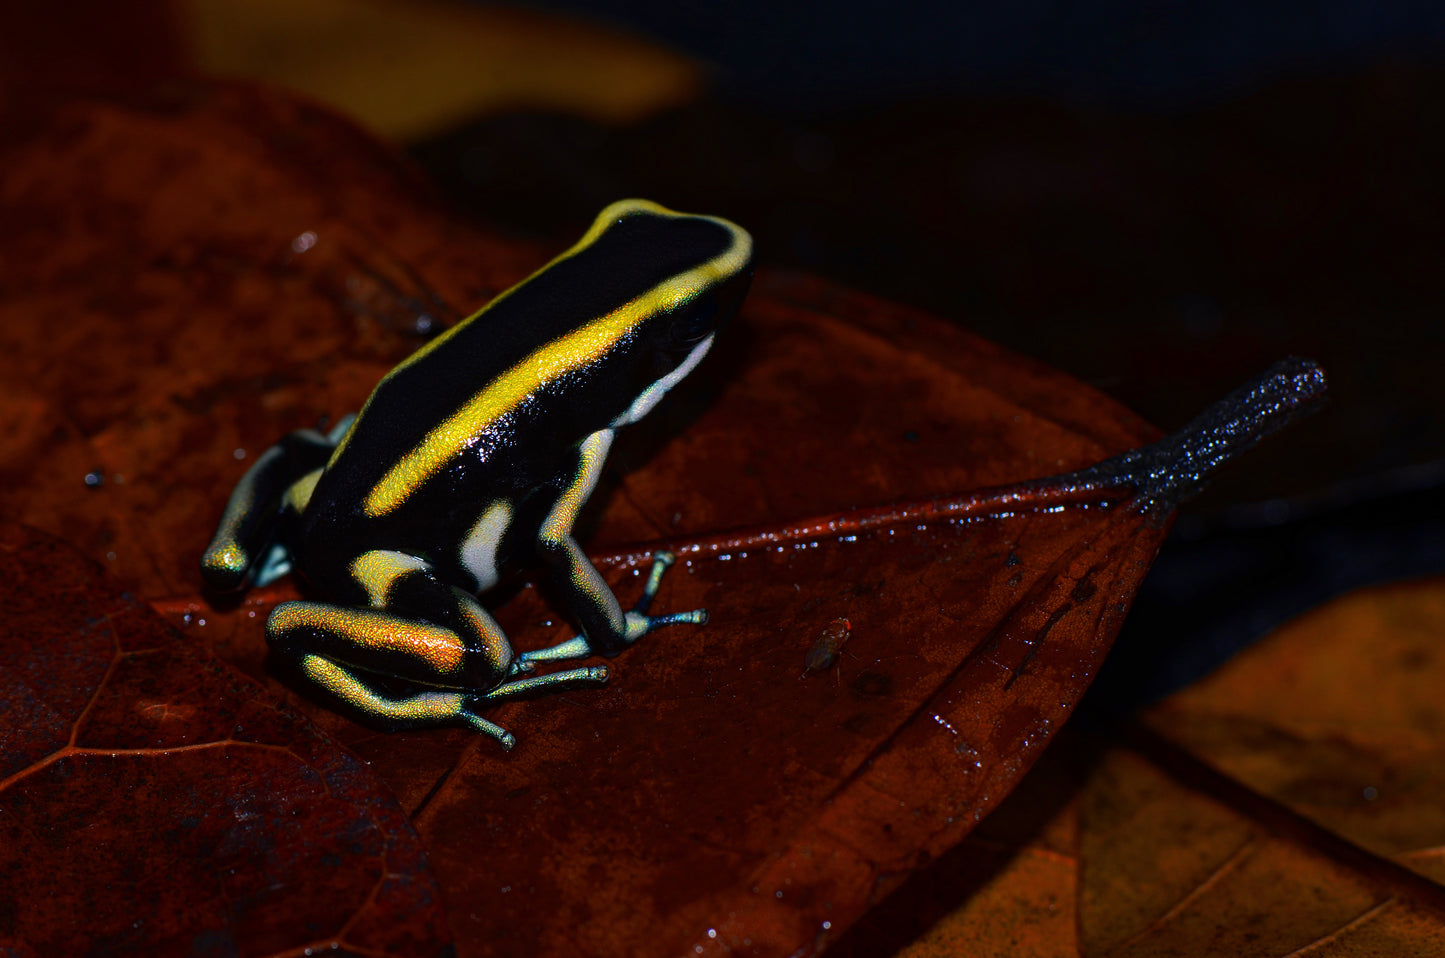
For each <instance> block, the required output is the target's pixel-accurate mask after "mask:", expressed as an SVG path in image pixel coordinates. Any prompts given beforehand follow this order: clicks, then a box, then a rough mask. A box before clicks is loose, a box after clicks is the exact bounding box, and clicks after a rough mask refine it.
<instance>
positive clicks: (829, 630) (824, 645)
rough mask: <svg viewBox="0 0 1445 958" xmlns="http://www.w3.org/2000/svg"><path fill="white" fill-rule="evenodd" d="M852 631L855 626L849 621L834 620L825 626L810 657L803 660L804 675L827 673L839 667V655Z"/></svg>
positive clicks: (811, 650)
mask: <svg viewBox="0 0 1445 958" xmlns="http://www.w3.org/2000/svg"><path fill="white" fill-rule="evenodd" d="M852 631H853V625H852V623H850V622H849V621H848V620H847V619H834V620H833V621H832V622H829V623H828V624H827V625H826V626H824V627H823V631H822V632H820V633H818V641H817V642H814V643H813V647H812V648H811V649H809V650H808V657H807V658H806V659H805V660H803V674H804V675H808V674H811V673H815V672H826V671H828V670H829V669H831V668H832V667H833V666H834V665H837V664H838V653H839V652H842V651H843V646H845V645H847V644H848V636H849V634H851V633H852Z"/></svg>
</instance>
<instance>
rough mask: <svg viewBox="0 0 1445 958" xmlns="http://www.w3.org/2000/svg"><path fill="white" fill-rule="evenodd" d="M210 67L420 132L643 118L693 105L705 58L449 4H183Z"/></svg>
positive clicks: (413, 134) (371, 123) (397, 131)
mask: <svg viewBox="0 0 1445 958" xmlns="http://www.w3.org/2000/svg"><path fill="white" fill-rule="evenodd" d="M180 12H181V19H182V21H183V23H184V24H185V32H186V35H187V36H188V37H189V41H190V45H191V48H192V50H193V55H194V58H195V61H196V64H197V66H198V67H199V68H200V69H201V70H202V71H204V72H206V73H213V74H219V75H222V76H239V77H248V78H252V79H260V80H264V81H266V82H268V83H273V84H276V85H278V86H283V87H288V88H290V89H293V90H298V91H300V92H302V93H305V94H307V95H309V96H312V97H315V98H316V99H318V100H321V101H322V102H325V103H327V104H329V105H331V106H333V107H336V108H338V109H339V110H341V111H342V112H344V113H346V114H348V115H350V116H351V117H353V118H355V119H357V120H359V121H360V122H361V123H362V124H363V125H365V126H367V127H369V128H370V129H372V130H373V131H375V132H378V133H381V134H382V135H384V136H388V137H392V138H394V139H398V140H410V139H418V138H421V137H424V136H427V135H429V134H434V133H437V132H440V131H442V130H445V129H447V128H449V127H453V126H456V125H458V124H460V123H463V122H465V121H466V120H468V119H469V118H472V117H475V116H478V115H483V114H488V113H497V112H502V111H506V110H517V109H533V110H547V111H555V112H560V113H570V114H574V115H577V116H582V117H585V118H587V119H590V120H593V121H595V122H598V123H604V124H623V123H630V122H635V121H637V120H639V119H641V118H643V117H645V116H648V115H649V114H652V113H654V112H657V111H658V110H662V109H666V108H668V107H671V106H675V105H677V104H680V103H683V102H686V101H687V100H689V99H691V98H692V97H694V96H695V95H696V94H697V92H698V90H699V89H700V87H701V83H702V71H701V69H700V67H699V66H698V64H696V63H694V62H693V61H691V60H689V59H687V58H685V57H683V56H681V55H679V54H677V53H674V52H672V51H669V50H666V49H664V48H662V47H659V46H657V45H655V44H652V43H649V42H647V41H645V40H641V39H639V38H636V37H632V36H628V35H626V34H624V33H621V32H618V31H615V30H611V29H607V28H606V27H603V26H599V25H596V24H590V23H585V22H582V21H579V20H575V19H566V18H562V17H559V16H554V15H550V14H545V13H539V12H535V11H529V10H521V9H517V8H511V7H498V6H487V5H482V4H469V3H452V2H439V0H406V2H401V0H246V2H245V3H237V2H235V0H182V2H181V3H180Z"/></svg>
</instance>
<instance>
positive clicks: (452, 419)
mask: <svg viewBox="0 0 1445 958" xmlns="http://www.w3.org/2000/svg"><path fill="white" fill-rule="evenodd" d="M619 206H628V207H636V206H645V207H647V208H655V209H657V210H661V207H656V206H655V204H650V203H648V204H643V203H642V202H641V201H625V202H624V203H614V204H613V205H612V206H609V207H608V208H607V210H604V211H603V215H602V216H599V217H598V218H597V223H595V224H593V227H592V229H591V230H589V231H588V234H587V236H585V237H583V240H582V242H580V243H578V244H577V246H576V247H574V248H573V250H571V251H569V252H568V253H567V254H564V256H563V257H558V259H562V258H565V256H566V255H571V253H572V252H574V251H576V250H577V249H580V248H582V247H583V246H584V245H587V244H590V243H591V242H593V241H594V240H595V239H596V237H597V236H598V235H600V234H601V232H602V229H603V228H605V226H606V225H608V224H610V222H611V218H609V217H610V216H611V215H612V214H611V211H612V210H614V209H616V208H617V207H619ZM663 212H665V211H663ZM669 215H674V214H669ZM708 218H709V219H710V217H708ZM715 222H719V223H721V224H723V225H724V226H726V227H727V229H728V230H729V232H730V233H732V234H733V236H734V242H733V243H732V245H730V246H729V247H728V248H727V249H726V250H724V251H723V252H722V253H721V254H719V255H718V256H716V257H714V258H713V259H711V260H708V261H707V262H706V263H703V264H701V265H699V266H696V267H693V268H692V269H690V270H687V271H686V272H684V273H679V274H678V275H677V276H674V277H672V278H671V279H669V280H668V281H667V282H664V283H660V284H658V285H657V286H654V287H653V288H652V289H650V290H648V291H647V292H646V293H644V294H643V295H641V296H639V297H637V298H636V299H633V300H631V301H630V302H627V303H625V304H623V305H622V306H619V307H618V308H617V309H614V310H613V311H612V312H610V313H608V314H606V315H605V316H602V317H601V318H599V319H595V320H593V321H592V322H590V323H588V324H586V325H585V326H583V327H581V328H580V329H576V330H573V331H572V332H570V333H567V334H566V335H564V336H560V337H558V338H557V339H554V340H552V341H551V342H550V343H547V344H546V345H545V346H543V347H542V348H540V349H538V350H536V351H534V352H533V353H531V354H530V355H528V356H527V357H526V358H524V359H523V360H522V361H521V362H519V363H517V364H516V365H515V366H513V367H512V368H511V369H509V370H507V371H506V372H505V373H503V374H502V375H501V376H498V377H497V378H496V379H495V380H493V381H492V382H491V383H489V384H488V385H487V387H486V388H485V389H483V390H482V391H481V392H479V393H477V394H476V395H475V396H473V397H472V398H471V399H470V400H468V401H467V403H466V404H465V405H463V406H462V407H461V408H460V409H458V410H457V411H456V412H454V413H453V414H452V415H450V416H448V417H447V418H446V419H445V420H443V421H442V422H441V424H440V425H438V426H437V427H436V428H435V429H433V430H432V431H431V432H429V433H427V434H426V436H425V438H423V439H422V441H421V442H420V443H419V444H418V445H417V446H416V448H415V449H413V450H412V451H411V452H409V453H407V454H406V455H405V456H403V457H402V458H401V459H400V460H398V461H397V463H396V464H395V465H394V466H392V467H391V468H390V469H389V470H387V473H386V475H384V476H382V478H381V481H380V482H378V483H377V484H376V486H375V487H373V488H372V490H371V492H370V493H368V494H367V497H366V503H365V508H366V514H367V515H369V516H372V517H377V516H383V515H386V514H387V513H388V512H390V511H391V510H393V509H395V508H397V507H398V506H400V505H401V504H402V503H403V502H405V501H406V498H407V496H409V495H411V494H412V493H413V492H415V491H416V490H417V488H418V487H420V486H421V484H422V483H423V482H425V481H426V480H427V479H429V478H431V477H432V476H434V475H436V474H437V473H438V472H440V471H441V470H442V468H443V467H445V466H446V464H447V463H449V462H451V461H452V460H453V459H455V458H456V457H457V456H458V455H460V454H461V451H462V450H463V449H464V448H466V446H467V444H468V443H470V442H471V441H472V440H473V439H475V438H476V437H477V436H478V435H480V434H481V432H482V431H483V430H484V429H486V428H487V427H488V426H490V425H491V424H492V423H494V422H496V421H497V420H498V419H500V418H502V417H503V416H505V415H507V414H508V413H509V412H511V411H512V410H514V409H517V408H519V407H520V406H521V405H522V404H523V403H524V402H526V400H527V398H528V397H530V396H532V395H533V394H534V393H536V392H537V391H538V390H539V389H541V388H542V387H544V386H546V385H547V384H549V383H553V382H556V381H557V380H559V379H561V378H563V377H564V376H566V375H568V374H569V373H572V372H575V371H577V370H579V369H582V368H583V367H585V366H587V365H588V364H589V363H592V362H595V361H596V360H597V359H599V358H601V357H602V356H604V355H606V353H607V351H608V350H609V349H611V348H612V347H613V346H614V345H616V344H617V343H618V342H619V341H620V340H622V339H623V338H624V337H625V336H627V335H628V333H630V332H631V331H632V330H633V329H635V328H636V327H637V326H638V325H639V324H640V323H641V322H642V321H643V320H645V319H646V318H647V317H649V316H652V315H655V314H657V313H658V312H661V311H664V310H668V309H672V308H674V307H676V306H679V305H681V304H683V303H686V302H687V301H688V300H690V299H692V298H693V297H695V296H696V295H697V294H698V293H700V292H701V291H702V290H704V289H706V288H707V287H708V286H709V285H711V284H713V283H715V282H717V281H718V280H721V279H724V278H726V277H728V276H730V275H733V274H734V273H736V272H738V271H739V270H740V269H742V268H743V266H744V264H745V263H746V262H747V261H748V257H749V256H750V255H751V252H752V250H751V246H752V243H751V241H750V240H749V239H748V237H747V234H746V233H743V232H742V231H741V230H739V229H738V228H737V227H735V226H733V225H732V224H730V223H727V222H726V221H725V220H717V221H715ZM553 262H556V260H554V261H553ZM433 345H435V344H433ZM363 414H364V411H363Z"/></svg>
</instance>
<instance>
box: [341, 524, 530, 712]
mask: <svg viewBox="0 0 1445 958" xmlns="http://www.w3.org/2000/svg"><path fill="white" fill-rule="evenodd" d="M350 571H351V577H352V579H354V580H355V581H356V583H357V584H358V585H360V586H361V587H362V589H364V590H365V591H366V595H367V599H368V601H369V602H370V604H371V608H372V609H373V610H374V611H378V612H385V613H386V614H389V615H391V616H392V617H394V618H397V619H400V620H403V621H411V622H414V623H416V624H427V627H429V628H435V627H440V628H441V629H443V630H447V631H450V632H452V633H455V634H456V635H457V636H458V637H459V638H460V641H461V644H462V648H463V651H464V655H463V658H464V661H463V663H462V673H461V678H460V679H459V680H458V681H457V682H455V683H451V682H448V683H447V684H455V685H456V686H457V687H461V688H472V689H486V688H490V687H492V686H494V685H496V684H497V682H499V681H500V680H501V679H502V678H503V677H504V676H506V675H507V673H508V672H509V671H510V670H511V667H512V660H513V655H512V645H511V643H510V642H508V641H507V636H506V635H505V634H504V633H503V632H502V629H501V627H500V626H498V625H497V623H496V621H495V620H494V619H493V618H492V617H491V616H490V615H488V614H487V611H486V610H485V609H483V608H482V607H481V604H480V603H478V602H477V600H476V598H475V597H473V596H472V595H471V594H470V593H467V592H464V591H462V590H461V589H458V588H456V587H455V586H452V585H449V584H447V583H446V582H443V581H442V580H441V579H439V578H438V577H437V575H436V572H435V571H434V570H433V569H432V567H431V566H430V565H429V564H428V563H427V562H426V561H424V560H422V559H418V558H417V557H415V556H411V555H407V554H406V553H404V552H393V551H388V550H382V549H375V550H372V551H371V552H365V553H362V554H361V555H360V556H358V557H357V558H356V560H355V561H354V562H352V563H351V569H350ZM406 675H407V676H414V677H419V678H424V679H425V680H426V681H430V682H433V683H436V682H439V681H441V679H440V678H439V677H436V676H433V677H426V676H418V675H416V673H413V672H408V673H406Z"/></svg>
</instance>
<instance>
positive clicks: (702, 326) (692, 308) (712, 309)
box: [667, 296, 718, 349]
mask: <svg viewBox="0 0 1445 958" xmlns="http://www.w3.org/2000/svg"><path fill="white" fill-rule="evenodd" d="M717 312H718V303H717V300H716V299H715V298H714V297H711V296H709V297H707V298H706V299H702V300H694V301H693V302H691V303H688V304H687V305H686V306H684V307H683V308H682V309H680V310H678V311H677V312H676V313H674V314H673V315H672V321H671V322H670V323H669V324H668V327H667V337H668V339H669V340H670V341H671V343H672V344H674V345H676V346H680V347H683V348H684V349H691V348H692V347H693V346H694V345H695V344H697V343H698V342H700V341H701V340H702V338H703V337H704V336H706V335H707V334H708V333H710V332H712V331H713V327H715V326H716V325H717Z"/></svg>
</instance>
